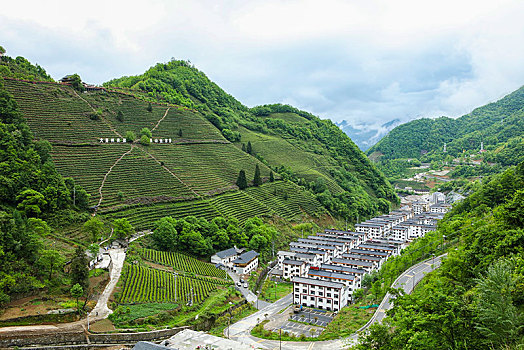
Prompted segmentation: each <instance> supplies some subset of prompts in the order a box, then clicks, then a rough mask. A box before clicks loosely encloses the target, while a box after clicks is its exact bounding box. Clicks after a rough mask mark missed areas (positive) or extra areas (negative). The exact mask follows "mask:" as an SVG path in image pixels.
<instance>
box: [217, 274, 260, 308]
mask: <svg viewBox="0 0 524 350" xmlns="http://www.w3.org/2000/svg"><path fill="white" fill-rule="evenodd" d="M227 273H228V275H229V276H230V277H231V278H232V279H233V281H234V282H235V288H236V290H238V291H239V292H240V293H242V296H243V297H244V298H246V300H247V302H248V303H253V305H255V307H257V308H258V309H259V310H261V309H263V308H265V307H267V306H268V305H270V303H268V302H267V301H265V300H262V299H260V300H258V301H257V299H258V297H257V296H256V295H255V293H253V292H252V291H250V290H249V288H244V283H245V282H244V283H242V286H241V287H239V286H238V285H237V282H238V281H239V280H240V277H239V276H238V275H237V274H236V273H234V272H231V271H229V270H228V271H227Z"/></svg>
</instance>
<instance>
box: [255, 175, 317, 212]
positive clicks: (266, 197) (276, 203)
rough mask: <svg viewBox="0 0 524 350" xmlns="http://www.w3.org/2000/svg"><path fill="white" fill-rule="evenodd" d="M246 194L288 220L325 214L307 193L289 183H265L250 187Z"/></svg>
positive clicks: (314, 199)
mask: <svg viewBox="0 0 524 350" xmlns="http://www.w3.org/2000/svg"><path fill="white" fill-rule="evenodd" d="M246 193H247V194H248V195H250V196H252V197H253V198H255V199H256V200H257V201H260V202H263V203H265V204H267V205H268V206H269V207H271V208H272V209H273V210H274V211H275V213H276V214H278V215H279V216H281V217H283V218H286V219H288V220H291V219H294V218H297V217H298V216H300V215H301V214H302V213H303V212H306V213H307V214H309V215H311V216H318V215H322V214H325V213H326V211H325V209H324V207H323V206H322V205H321V204H320V203H319V202H318V201H317V200H316V198H315V197H314V196H313V195H312V194H311V193H309V192H306V191H303V190H300V188H299V187H298V186H297V185H296V184H294V183H292V182H289V181H277V182H273V183H267V184H264V185H262V186H260V187H250V188H248V189H246Z"/></svg>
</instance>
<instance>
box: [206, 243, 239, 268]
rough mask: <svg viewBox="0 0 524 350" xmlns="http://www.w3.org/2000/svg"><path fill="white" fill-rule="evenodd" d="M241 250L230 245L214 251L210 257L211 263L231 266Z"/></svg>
mask: <svg viewBox="0 0 524 350" xmlns="http://www.w3.org/2000/svg"><path fill="white" fill-rule="evenodd" d="M241 252H242V250H241V249H238V248H237V247H232V248H229V249H226V250H222V251H220V252H217V253H215V254H214V255H213V256H212V257H211V263H212V264H215V265H223V266H226V267H229V268H232V267H233V261H234V260H235V259H236V258H238V254H240V253H241Z"/></svg>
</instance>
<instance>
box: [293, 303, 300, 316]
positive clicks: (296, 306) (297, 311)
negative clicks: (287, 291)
mask: <svg viewBox="0 0 524 350" xmlns="http://www.w3.org/2000/svg"><path fill="white" fill-rule="evenodd" d="M300 311H302V305H295V306H293V312H294V313H296V314H298V313H299V312H300Z"/></svg>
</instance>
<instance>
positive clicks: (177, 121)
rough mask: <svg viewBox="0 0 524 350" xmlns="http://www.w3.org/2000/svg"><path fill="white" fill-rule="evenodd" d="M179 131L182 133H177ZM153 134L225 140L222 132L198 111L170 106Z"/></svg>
mask: <svg viewBox="0 0 524 350" xmlns="http://www.w3.org/2000/svg"><path fill="white" fill-rule="evenodd" d="M179 132H181V133H182V135H179ZM153 136H158V137H168V138H170V137H171V138H180V139H189V140H221V141H222V140H225V138H224V137H223V136H222V133H221V132H220V131H219V130H218V129H217V128H215V127H214V126H213V125H212V124H211V123H210V122H209V121H207V119H205V118H204V117H203V116H202V115H201V114H199V113H198V112H193V111H191V110H186V109H184V108H182V107H171V109H170V110H169V112H168V113H167V116H166V117H165V118H164V120H162V122H161V123H160V124H159V125H158V127H157V128H156V129H155V131H154V132H153Z"/></svg>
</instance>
